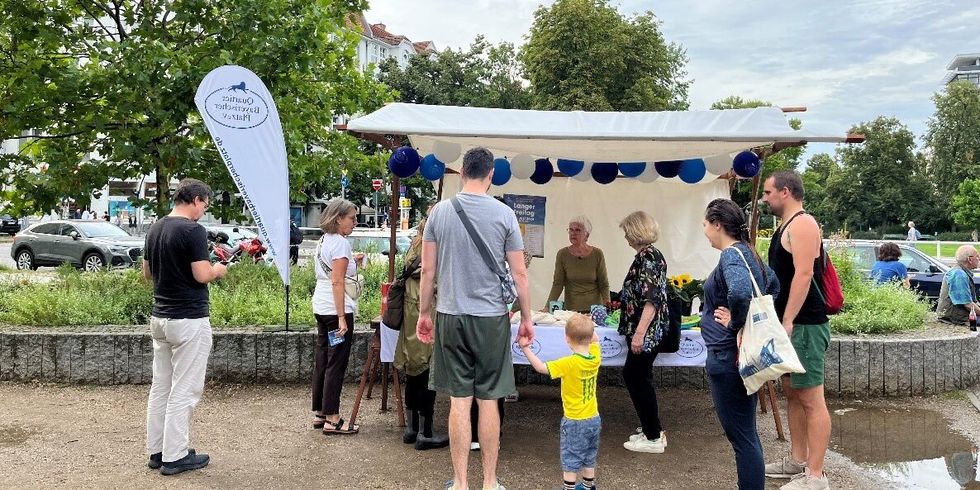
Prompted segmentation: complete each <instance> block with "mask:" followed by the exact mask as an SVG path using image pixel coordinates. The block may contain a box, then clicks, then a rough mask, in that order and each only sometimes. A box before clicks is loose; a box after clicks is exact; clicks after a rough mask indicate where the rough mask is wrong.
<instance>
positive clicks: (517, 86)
mask: <svg viewBox="0 0 980 490" xmlns="http://www.w3.org/2000/svg"><path fill="white" fill-rule="evenodd" d="M379 69H380V70H379V76H378V78H379V80H380V81H381V82H382V83H384V84H385V85H387V86H389V87H391V88H392V89H394V90H395V91H396V92H397V94H398V95H397V99H398V100H399V101H400V102H411V103H415V104H435V105H456V106H471V107H496V108H501V109H528V108H530V105H531V97H530V92H529V90H528V88H527V87H526V86H525V84H524V82H523V81H522V80H521V78H520V64H519V63H518V61H517V55H516V52H515V50H514V45H513V44H511V43H501V44H498V45H491V44H490V43H488V42H487V41H486V40H485V39H484V38H483V36H477V38H476V39H475V40H474V41H473V43H472V44H470V47H469V49H468V50H465V51H464V50H462V49H460V50H458V51H457V50H453V49H452V48H449V49H446V50H444V51H441V52H439V53H431V54H430V53H419V54H415V55H413V56H412V57H411V58H409V60H408V64H407V65H406V66H405V68H404V69H403V68H401V67H400V66H399V65H398V62H397V61H396V60H394V59H388V60H385V61H384V62H383V63H382V64H381V66H380V67H379Z"/></svg>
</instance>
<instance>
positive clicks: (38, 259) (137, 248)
mask: <svg viewBox="0 0 980 490" xmlns="http://www.w3.org/2000/svg"><path fill="white" fill-rule="evenodd" d="M142 254H143V239H142V238H137V237H134V236H130V234H129V233H126V231H125V230H123V229H122V228H120V227H118V226H116V225H114V224H112V223H107V222H105V221H82V220H55V221H46V222H43V223H37V224H35V225H32V226H31V227H29V228H28V229H26V230H24V231H22V232H20V233H19V234H17V236H15V237H14V243H13V245H12V246H11V247H10V255H11V257H13V258H14V261H15V262H17V268H18V269H31V270H33V269H37V268H38V267H40V266H59V265H61V264H63V263H65V262H69V263H71V264H72V265H73V266H75V267H78V268H80V269H84V270H86V271H94V270H98V269H102V268H106V267H130V266H134V265H136V264H138V263H139V259H140V256H141V255H142Z"/></svg>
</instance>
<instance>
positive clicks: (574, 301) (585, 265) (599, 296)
mask: <svg viewBox="0 0 980 490" xmlns="http://www.w3.org/2000/svg"><path fill="white" fill-rule="evenodd" d="M591 234H592V222H591V221H589V218H586V217H585V216H576V217H574V218H572V219H571V220H569V221H568V242H569V245H568V246H567V247H565V248H563V249H561V250H559V251H558V254H557V255H555V275H554V279H553V280H552V282H551V293H549V294H548V303H549V304H550V303H551V302H552V301H555V300H557V299H558V297H559V296H561V294H562V291H564V292H565V308H564V309H566V310H569V311H577V312H581V313H588V312H589V310H590V309H591V307H592V305H601V304H605V303H606V302H608V301H609V277H608V276H607V275H606V258H605V256H604V255H603V254H602V250H600V249H599V248H598V247H594V246H592V245H589V243H588V241H589V235H591ZM545 309H548V304H545Z"/></svg>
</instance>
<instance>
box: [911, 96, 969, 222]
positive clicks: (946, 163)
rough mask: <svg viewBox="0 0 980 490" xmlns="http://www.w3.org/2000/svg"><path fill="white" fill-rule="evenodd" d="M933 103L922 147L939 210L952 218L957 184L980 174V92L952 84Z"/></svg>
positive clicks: (935, 97) (934, 97)
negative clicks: (923, 146) (932, 110)
mask: <svg viewBox="0 0 980 490" xmlns="http://www.w3.org/2000/svg"><path fill="white" fill-rule="evenodd" d="M932 100H933V102H935V104H936V113H935V115H933V117H932V118H931V119H930V120H929V123H928V127H929V129H928V131H927V133H926V136H925V143H926V146H927V147H928V149H929V151H930V153H931V157H930V165H929V166H930V170H931V172H930V173H931V174H932V178H933V181H934V182H935V185H936V189H937V191H938V200H939V205H940V208H941V209H943V210H947V211H946V213H948V214H951V213H952V212H953V208H952V196H953V195H954V194H955V193H956V191H957V189H958V188H959V185H960V182H963V181H964V180H966V179H969V178H972V177H974V176H976V175H977V174H978V173H980V88H978V87H977V86H976V85H974V84H972V83H970V82H968V81H958V82H953V83H951V84H949V85H947V86H946V90H945V91H944V92H941V93H937V94H936V95H935V96H933V98H932ZM916 223H918V220H916Z"/></svg>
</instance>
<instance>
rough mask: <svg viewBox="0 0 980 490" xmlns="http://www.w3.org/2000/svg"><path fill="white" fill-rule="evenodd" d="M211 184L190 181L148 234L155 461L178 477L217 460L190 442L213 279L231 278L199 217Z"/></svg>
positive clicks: (150, 427)
mask: <svg viewBox="0 0 980 490" xmlns="http://www.w3.org/2000/svg"><path fill="white" fill-rule="evenodd" d="M210 202H211V188H210V187H208V185H207V184H205V183H204V182H201V181H199V180H196V179H184V180H182V181H181V182H180V184H179V185H178V186H177V190H176V192H175V193H174V208H173V211H171V212H170V214H169V215H168V216H166V217H164V218H162V219H161V220H160V221H158V222H157V223H156V225H155V226H153V227H152V228H151V229H150V232H149V233H148V234H147V236H146V243H145V245H144V248H143V250H144V253H145V255H144V257H145V259H146V260H144V261H143V277H145V278H146V279H147V280H151V281H153V311H152V313H151V317H150V336H151V337H152V338H153V384H152V385H151V387H150V395H149V400H148V402H147V408H146V448H147V451H148V452H149V454H150V460H149V463H148V466H149V467H150V468H153V469H156V468H160V473H161V474H164V475H174V474H177V473H181V472H184V471H188V470H196V469H198V468H203V467H205V466H207V464H208V462H209V461H210V458H209V457H208V455H206V454H197V453H195V451H194V450H193V449H189V448H188V440H189V430H190V421H191V412H193V410H194V407H195V406H196V405H197V403H198V402H199V401H200V400H201V394H202V393H203V391H204V376H205V372H206V371H207V367H208V356H209V354H210V353H211V321H210V318H209V311H208V309H209V304H208V303H209V298H208V283H210V282H212V281H216V280H218V279H221V278H222V277H224V275H225V273H226V272H227V269H226V267H225V265H224V264H221V263H216V264H213V265H212V264H211V262H210V260H209V253H208V239H207V231H206V230H205V229H204V227H203V226H201V225H200V224H198V223H197V221H198V220H199V219H201V216H204V213H205V211H207V209H208V205H209V204H210Z"/></svg>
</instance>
